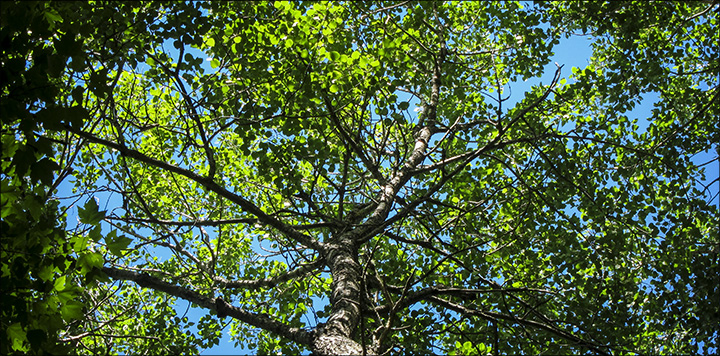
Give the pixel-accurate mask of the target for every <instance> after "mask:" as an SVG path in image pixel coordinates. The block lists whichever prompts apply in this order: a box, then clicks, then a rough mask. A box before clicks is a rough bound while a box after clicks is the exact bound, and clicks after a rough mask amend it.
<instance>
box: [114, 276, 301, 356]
mask: <svg viewBox="0 0 720 356" xmlns="http://www.w3.org/2000/svg"><path fill="white" fill-rule="evenodd" d="M102 271H103V272H105V274H107V275H108V276H109V277H110V278H112V279H115V280H127V281H133V282H135V283H137V285H139V286H141V287H143V288H149V289H153V290H156V291H160V292H163V293H166V294H169V295H172V296H175V297H178V298H182V299H185V300H187V301H189V302H191V303H194V304H197V305H199V306H200V307H202V308H205V309H210V310H214V311H215V312H216V313H217V315H218V317H220V318H223V317H225V316H229V317H232V318H235V319H237V320H240V321H242V322H245V323H248V324H250V325H252V326H255V327H258V328H261V329H263V330H267V331H270V332H272V333H275V334H277V335H280V336H282V337H284V338H287V339H289V340H292V341H293V342H297V343H299V344H303V345H306V346H311V345H312V340H313V338H312V334H311V333H310V332H309V331H306V330H303V329H300V328H291V327H289V326H287V325H286V324H284V323H281V322H279V321H277V320H274V319H272V318H270V317H269V316H267V315H264V314H257V313H251V312H249V311H247V310H244V309H242V308H237V307H234V306H232V305H230V304H228V303H227V302H225V301H224V300H222V299H221V298H215V299H212V298H208V297H206V296H204V295H202V294H200V293H198V292H195V291H192V290H189V289H187V288H185V287H182V286H178V285H175V284H172V283H168V282H166V281H163V280H161V279H159V278H156V277H153V276H151V275H148V274H145V273H137V272H133V271H128V270H123V269H119V268H115V267H103V268H102Z"/></svg>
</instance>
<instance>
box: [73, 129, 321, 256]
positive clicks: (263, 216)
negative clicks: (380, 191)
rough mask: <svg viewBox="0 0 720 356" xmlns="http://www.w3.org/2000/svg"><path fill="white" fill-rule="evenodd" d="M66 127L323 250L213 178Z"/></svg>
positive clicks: (317, 244) (288, 235)
mask: <svg viewBox="0 0 720 356" xmlns="http://www.w3.org/2000/svg"><path fill="white" fill-rule="evenodd" d="M66 129H67V130H68V131H70V132H72V133H74V134H76V135H78V136H80V137H83V138H85V139H86V140H88V141H90V142H93V143H97V144H100V145H103V146H105V147H108V148H112V149H115V150H117V151H118V152H120V154H121V155H123V156H125V157H130V158H133V159H135V160H138V161H140V162H143V163H146V164H149V165H151V166H154V167H157V168H160V169H164V170H166V171H168V172H172V173H177V174H179V175H181V176H184V177H186V178H189V179H190V180H193V181H195V182H197V183H199V184H200V185H202V186H203V187H205V188H206V189H207V190H209V191H211V192H214V193H217V194H218V195H220V196H221V197H223V198H226V199H228V200H230V201H231V202H233V203H235V204H237V205H238V206H240V208H242V209H243V210H244V211H246V212H248V213H250V214H252V215H254V216H256V217H257V218H258V220H260V221H261V222H262V223H265V224H267V225H269V226H272V227H274V228H275V229H277V230H278V231H280V232H282V233H283V234H284V235H285V236H287V237H289V238H291V239H293V240H295V241H297V242H299V243H301V244H303V245H304V246H306V247H309V248H313V249H315V250H317V251H321V250H323V248H324V246H323V244H322V243H320V242H319V241H317V240H316V239H314V238H312V237H310V236H308V235H305V234H303V233H301V232H300V231H297V230H295V229H294V228H293V227H291V226H288V225H286V224H285V223H283V222H281V221H280V220H278V219H276V218H274V217H273V216H271V215H269V214H267V213H266V212H264V211H263V210H262V209H260V208H259V207H257V206H256V205H255V204H253V203H251V202H250V201H248V200H247V199H245V198H243V197H241V196H239V195H237V194H235V193H233V192H231V191H229V190H227V189H225V188H223V187H221V186H220V185H219V184H217V183H215V181H214V180H212V179H211V178H209V177H203V176H201V175H199V174H197V173H195V172H192V171H190V170H187V169H185V168H181V167H178V166H175V165H172V164H170V163H167V162H164V161H160V160H157V159H155V158H152V157H149V156H147V155H145V154H144V153H142V152H139V151H137V150H134V149H131V148H128V147H126V146H124V145H121V144H118V143H116V142H112V141H109V140H106V139H103V138H99V137H97V136H95V135H93V134H90V133H88V132H85V131H82V130H79V129H74V128H72V127H70V126H66Z"/></svg>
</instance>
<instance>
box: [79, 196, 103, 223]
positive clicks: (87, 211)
mask: <svg viewBox="0 0 720 356" xmlns="http://www.w3.org/2000/svg"><path fill="white" fill-rule="evenodd" d="M78 217H79V218H80V222H81V223H83V224H90V225H96V224H98V223H100V221H102V220H103V219H105V210H103V211H100V207H99V206H98V204H97V202H96V201H95V199H88V201H87V202H86V203H85V206H84V207H82V208H78Z"/></svg>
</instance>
